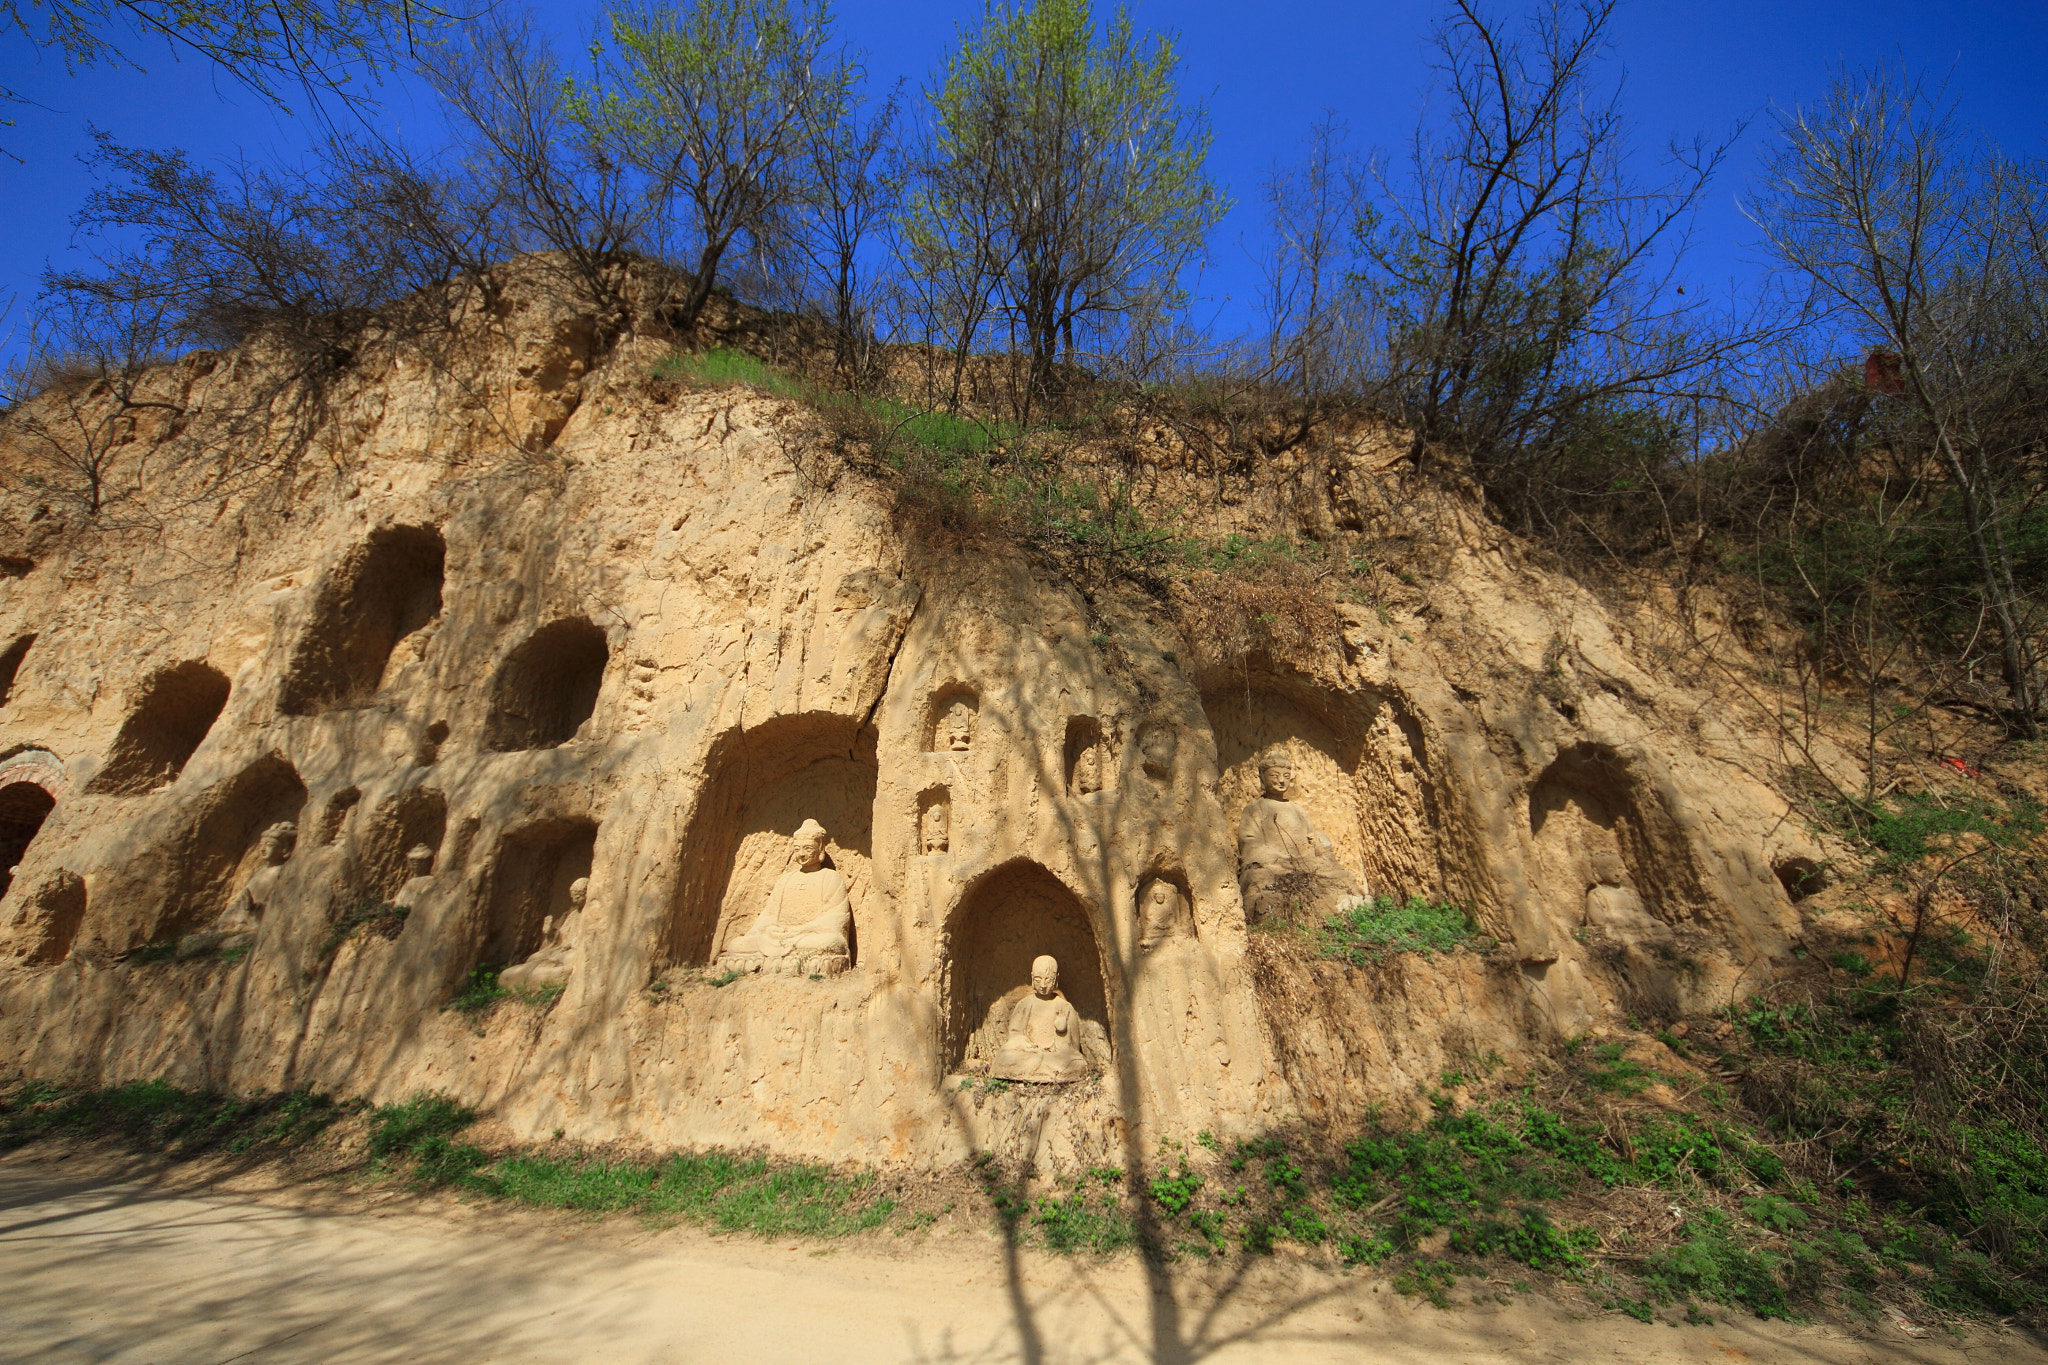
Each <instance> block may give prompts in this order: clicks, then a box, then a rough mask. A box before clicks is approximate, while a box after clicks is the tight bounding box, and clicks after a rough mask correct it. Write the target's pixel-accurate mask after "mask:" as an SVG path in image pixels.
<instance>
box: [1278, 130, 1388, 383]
mask: <svg viewBox="0 0 2048 1365" xmlns="http://www.w3.org/2000/svg"><path fill="white" fill-rule="evenodd" d="M1344 144H1345V130H1344V127H1343V125H1342V124H1341V123H1339V122H1338V121H1337V119H1336V118H1335V116H1334V115H1326V116H1325V117H1324V118H1322V119H1321V120H1320V121H1318V122H1317V123H1316V125H1315V126H1314V127H1313V128H1312V129H1310V131H1309V146H1308V155H1307V156H1306V157H1305V158H1303V159H1302V160H1301V161H1300V162H1298V163H1296V164H1294V165H1291V166H1284V167H1282V166H1276V167H1274V168H1273V170H1272V171H1271V172H1269V173H1268V175H1267V177H1266V181H1265V184H1264V186H1263V191H1264V198H1265V201H1266V209H1267V219H1268V225H1269V227H1270V228H1271V231H1272V234H1273V247H1272V254H1271V255H1270V256H1269V257H1268V258H1267V259H1266V262H1265V273H1266V282H1265V291H1264V293H1265V298H1264V304H1265V312H1266V338H1267V339H1266V351H1267V364H1268V367H1269V372H1270V373H1271V375H1272V376H1273V377H1274V379H1276V380H1277V381H1279V382H1281V383H1283V384H1285V385H1286V386H1288V387H1289V388H1292V389H1295V390H1297V391H1298V392H1300V393H1301V394H1302V395H1304V396H1308V395H1312V394H1316V393H1321V392H1327V391H1329V390H1331V389H1333V388H1336V387H1339V386H1342V385H1344V384H1346V382H1347V381H1351V382H1355V381H1357V380H1358V379H1359V378H1360V377H1361V376H1360V375H1359V374H1358V372H1357V369H1358V364H1357V362H1358V357H1356V356H1354V355H1347V354H1346V352H1347V351H1349V350H1351V349H1352V348H1353V346H1354V344H1355V341H1356V336H1357V331H1358V328H1357V322H1356V318H1355V314H1356V311H1357V303H1358V300H1357V292H1356V290H1354V289H1353V288H1352V287H1351V282H1350V280H1349V278H1348V271H1347V267H1349V266H1350V264H1351V263H1352V260H1353V253H1354V249H1355V247H1356V243H1357V238H1358V234H1359V231H1360V228H1361V225H1362V223H1361V217H1362V215H1363V213H1364V212H1365V209H1366V198H1365V167H1364V166H1363V165H1362V164H1361V162H1360V161H1359V159H1358V158H1357V157H1356V156H1355V155H1353V154H1352V153H1351V152H1349V151H1348V150H1347V149H1346V147H1345V145H1344Z"/></svg>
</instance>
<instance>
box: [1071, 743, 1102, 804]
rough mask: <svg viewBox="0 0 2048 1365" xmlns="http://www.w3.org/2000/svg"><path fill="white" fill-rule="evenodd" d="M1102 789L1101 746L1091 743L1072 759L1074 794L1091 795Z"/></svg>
mask: <svg viewBox="0 0 2048 1365" xmlns="http://www.w3.org/2000/svg"><path fill="white" fill-rule="evenodd" d="M1101 790H1102V746H1101V745H1100V744H1091V745H1089V746H1088V747H1087V748H1085V749H1083V750H1082V751H1081V752H1080V754H1079V756H1077V757H1076V758H1075V759H1074V795H1076V796H1092V795H1094V794H1095V793H1096V792H1099V791H1101Z"/></svg>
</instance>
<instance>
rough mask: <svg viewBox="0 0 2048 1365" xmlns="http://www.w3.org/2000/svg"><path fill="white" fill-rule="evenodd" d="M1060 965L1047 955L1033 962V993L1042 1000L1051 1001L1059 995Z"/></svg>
mask: <svg viewBox="0 0 2048 1365" xmlns="http://www.w3.org/2000/svg"><path fill="white" fill-rule="evenodd" d="M1059 989H1060V964H1059V963H1057V962H1055V961H1053V959H1052V958H1051V957H1049V956H1047V955H1045V954H1040V955H1039V956H1037V957H1035V958H1033V959H1032V960H1031V993H1032V994H1033V995H1035V996H1037V997H1038V998H1039V999H1040V1000H1050V999H1052V998H1053V996H1055V995H1057V994H1058V993H1059Z"/></svg>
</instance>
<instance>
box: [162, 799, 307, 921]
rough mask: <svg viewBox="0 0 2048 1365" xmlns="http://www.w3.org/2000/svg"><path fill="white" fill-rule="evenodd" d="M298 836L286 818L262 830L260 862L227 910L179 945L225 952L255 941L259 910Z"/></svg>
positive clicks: (273, 893) (274, 890)
mask: <svg viewBox="0 0 2048 1365" xmlns="http://www.w3.org/2000/svg"><path fill="white" fill-rule="evenodd" d="M298 839H299V827H298V826H297V825H295V824H293V823H292V822H291V821H289V820H280V821H278V822H277V823H276V824H274V825H272V826H271V827H270V828H268V829H266V830H264V831H263V834H262V836H261V837H260V838H259V839H258V841H257V847H258V849H259V850H260V851H259V854H258V857H259V859H260V861H259V862H258V863H257V866H256V870H255V871H254V872H252V873H250V874H249V880H248V881H246V882H244V883H242V889H241V890H240V891H237V892H236V893H235V898H234V899H233V900H231V901H229V902H228V908H227V912H226V913H225V914H223V915H222V916H221V917H220V918H219V919H217V920H215V921H214V922H213V925H212V926H211V927H210V928H207V929H202V930H200V931H199V932H198V933H194V934H187V935H186V936H185V937H184V939H183V940H181V945H180V946H181V947H182V948H183V949H184V950H185V951H187V952H191V951H199V950H203V949H206V948H213V949H216V950H219V951H226V950H228V949H232V948H246V947H249V946H250V945H251V944H253V943H255V942H256V931H257V930H258V929H259V928H261V927H262V923H263V912H264V910H265V909H266V908H268V906H269V905H270V902H271V900H272V899H273V898H274V897H275V896H276V894H277V883H278V881H279V879H280V878H282V877H283V876H284V871H283V869H284V865H285V863H286V862H287V861H288V860H289V859H290V858H291V856H292V850H293V848H294V847H296V846H297V844H298Z"/></svg>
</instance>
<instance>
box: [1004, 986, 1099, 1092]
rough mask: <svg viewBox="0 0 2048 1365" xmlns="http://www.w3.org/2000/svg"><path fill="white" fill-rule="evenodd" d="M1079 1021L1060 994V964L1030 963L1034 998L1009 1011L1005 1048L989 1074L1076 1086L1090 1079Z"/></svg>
mask: <svg viewBox="0 0 2048 1365" xmlns="http://www.w3.org/2000/svg"><path fill="white" fill-rule="evenodd" d="M1081 1025H1082V1020H1081V1017H1080V1016H1079V1015H1078V1014H1076V1013H1075V1012H1074V1007H1073V1006H1072V1005H1070V1004H1068V1003H1067V997H1065V996H1064V995H1061V994H1060V964H1059V963H1057V962H1055V961H1054V960H1053V959H1052V958H1050V957H1039V958H1037V959H1035V960H1033V962H1032V964H1031V994H1029V995H1027V996H1024V997H1022V998H1021V999H1019V1000H1018V1001H1017V1003H1016V1005H1015V1006H1013V1007H1012V1008H1011V1010H1010V1026H1009V1028H1008V1030H1007V1031H1006V1032H1005V1033H1004V1035H1003V1046H1002V1048H1001V1050H999V1051H998V1052H997V1053H996V1055H995V1057H994V1058H993V1059H992V1060H991V1061H990V1062H989V1067H988V1074H989V1075H991V1076H995V1077H999V1078H1001V1079H1003V1080H1007V1081H1039V1082H1048V1081H1078V1080H1080V1079H1081V1078H1082V1077H1084V1076H1086V1075H1087V1074H1088V1070H1089V1068H1088V1059H1087V1058H1086V1057H1084V1056H1082V1055H1081Z"/></svg>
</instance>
